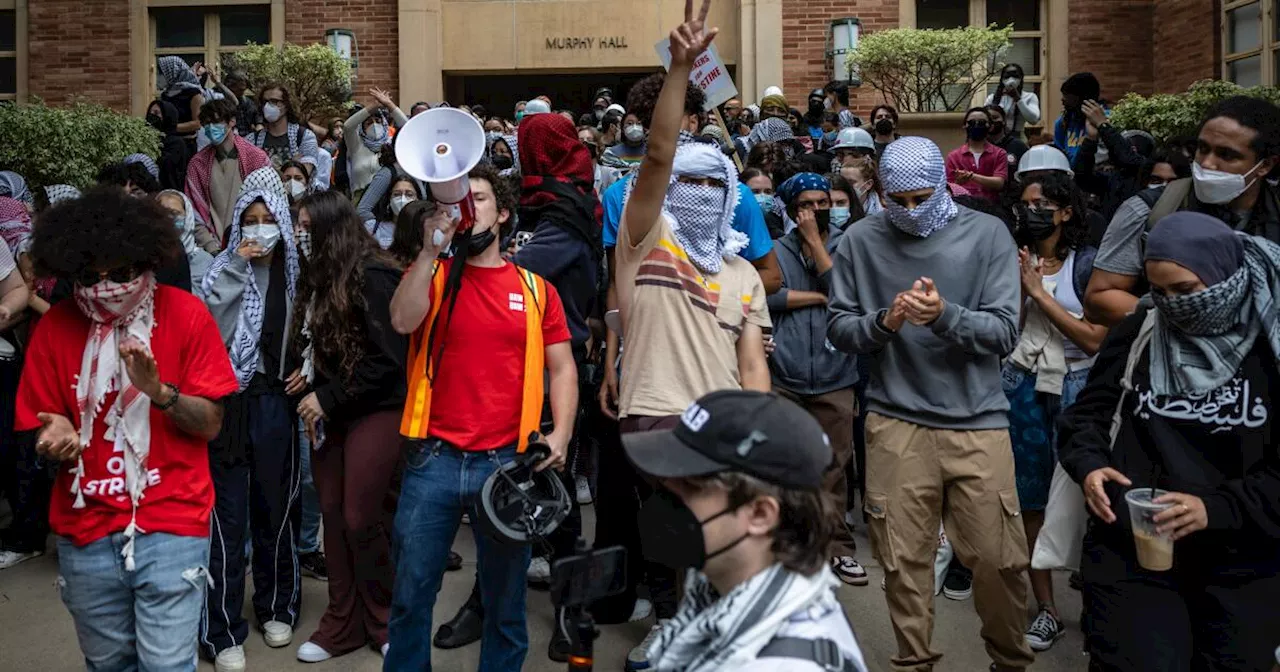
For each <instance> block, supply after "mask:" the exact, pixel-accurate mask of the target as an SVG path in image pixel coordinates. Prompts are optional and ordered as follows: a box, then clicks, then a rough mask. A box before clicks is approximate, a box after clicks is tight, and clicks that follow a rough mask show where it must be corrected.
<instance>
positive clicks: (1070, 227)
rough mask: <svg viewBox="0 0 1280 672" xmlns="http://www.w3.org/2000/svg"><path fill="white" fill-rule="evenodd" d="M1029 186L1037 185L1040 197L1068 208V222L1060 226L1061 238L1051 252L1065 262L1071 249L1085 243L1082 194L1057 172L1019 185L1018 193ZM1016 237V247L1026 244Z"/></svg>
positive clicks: (1086, 208) (1086, 214)
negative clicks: (1069, 212)
mask: <svg viewBox="0 0 1280 672" xmlns="http://www.w3.org/2000/svg"><path fill="white" fill-rule="evenodd" d="M1033 184H1038V185H1040V195H1041V198H1044V199H1045V200H1047V201H1049V202H1050V203H1053V204H1054V205H1056V206H1058V207H1059V208H1061V209H1063V210H1065V209H1067V208H1071V219H1068V220H1067V221H1065V222H1063V223H1062V235H1061V236H1060V237H1059V238H1058V246H1057V248H1056V249H1054V256H1056V257H1057V258H1058V259H1060V260H1063V261H1065V260H1066V258H1067V255H1068V254H1069V253H1070V252H1071V251H1072V250H1079V249H1080V248H1082V247H1084V246H1085V244H1086V243H1087V242H1088V240H1089V224H1088V219H1089V206H1088V204H1087V202H1086V201H1085V195H1084V191H1083V190H1082V189H1080V187H1079V186H1077V185H1076V182H1075V180H1074V179H1072V178H1071V177H1068V176H1067V175H1066V174H1065V173H1058V172H1046V173H1044V174H1043V175H1037V176H1035V177H1033V178H1031V179H1029V180H1027V181H1026V183H1025V184H1023V185H1022V191H1023V192H1024V193H1025V192H1026V190H1027V187H1029V186H1031V185H1033ZM1019 234H1021V228H1019ZM1017 238H1018V243H1019V244H1020V245H1022V244H1027V242H1029V241H1025V239H1024V238H1023V237H1022V236H1021V235H1019V236H1018V237H1017Z"/></svg>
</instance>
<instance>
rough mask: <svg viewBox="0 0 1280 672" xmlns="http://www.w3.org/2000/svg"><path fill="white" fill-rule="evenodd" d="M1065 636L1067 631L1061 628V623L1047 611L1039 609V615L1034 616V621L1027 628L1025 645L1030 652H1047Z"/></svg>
mask: <svg viewBox="0 0 1280 672" xmlns="http://www.w3.org/2000/svg"><path fill="white" fill-rule="evenodd" d="M1066 634H1067V629H1066V628H1065V627H1063V626H1062V621H1060V620H1058V619H1057V617H1055V616H1054V615H1053V614H1051V613H1049V610H1048V609H1045V608H1044V607H1041V608H1040V613H1038V614H1036V618H1035V620H1034V621H1031V626H1030V627H1028V628H1027V645H1028V646H1030V647H1031V650H1032V651H1036V652H1040V651H1048V650H1049V649H1051V648H1053V645H1054V644H1055V643H1057V641H1058V640H1059V639H1062V637H1063V636H1064V635H1066Z"/></svg>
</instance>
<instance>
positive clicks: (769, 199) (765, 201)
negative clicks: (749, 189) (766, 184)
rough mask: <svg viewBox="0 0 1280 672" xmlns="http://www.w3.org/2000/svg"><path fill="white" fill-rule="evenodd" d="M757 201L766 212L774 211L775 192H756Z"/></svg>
mask: <svg viewBox="0 0 1280 672" xmlns="http://www.w3.org/2000/svg"><path fill="white" fill-rule="evenodd" d="M756 203H757V204H758V205H759V206H760V209H761V210H763V211H765V212H773V194H756Z"/></svg>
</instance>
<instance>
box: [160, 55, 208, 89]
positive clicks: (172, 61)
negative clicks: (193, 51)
mask: <svg viewBox="0 0 1280 672" xmlns="http://www.w3.org/2000/svg"><path fill="white" fill-rule="evenodd" d="M157 67H158V68H159V69H160V76H161V77H163V78H164V86H165V91H164V92H165V95H169V96H176V95H178V94H180V93H182V92H183V91H186V90H195V91H203V90H204V89H203V88H202V87H201V86H200V78H199V77H196V73H195V72H194V71H192V70H191V66H189V65H187V62H186V61H184V60H182V57H180V56H161V57H160V60H159V61H158V62H157Z"/></svg>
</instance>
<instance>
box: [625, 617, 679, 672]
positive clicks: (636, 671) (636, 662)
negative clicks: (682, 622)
mask: <svg viewBox="0 0 1280 672" xmlns="http://www.w3.org/2000/svg"><path fill="white" fill-rule="evenodd" d="M668 620H670V619H666V618H660V619H658V624H657V625H655V626H653V627H652V628H649V634H648V635H646V636H645V638H644V641H642V642H640V643H639V644H637V645H636V646H635V648H633V649H631V652H630V653H628V654H627V664H626V670H627V672H640V671H641V670H647V669H649V646H651V645H652V644H653V641H654V640H655V639H657V638H658V634H659V633H661V632H662V626H663V625H664V624H666V622H667V621H668Z"/></svg>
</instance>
